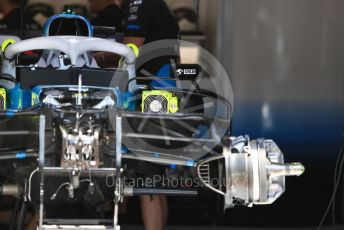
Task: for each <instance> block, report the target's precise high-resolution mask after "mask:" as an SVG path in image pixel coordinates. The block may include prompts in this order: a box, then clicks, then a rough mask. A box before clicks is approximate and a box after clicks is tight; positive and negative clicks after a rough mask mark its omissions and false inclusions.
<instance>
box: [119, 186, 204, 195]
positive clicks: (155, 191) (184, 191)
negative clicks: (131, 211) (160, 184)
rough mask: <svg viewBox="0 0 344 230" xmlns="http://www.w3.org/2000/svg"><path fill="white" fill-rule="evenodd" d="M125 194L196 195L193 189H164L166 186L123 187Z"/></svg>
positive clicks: (196, 192)
mask: <svg viewBox="0 0 344 230" xmlns="http://www.w3.org/2000/svg"><path fill="white" fill-rule="evenodd" d="M124 195H125V196H142V195H152V196H154V195H165V196H197V195H198V191H197V190H195V189H166V188H128V187H127V188H124Z"/></svg>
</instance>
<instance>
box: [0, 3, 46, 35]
mask: <svg viewBox="0 0 344 230" xmlns="http://www.w3.org/2000/svg"><path fill="white" fill-rule="evenodd" d="M21 2H22V0H0V13H1V14H2V15H3V18H2V19H1V20H0V29H6V30H16V29H21V28H22V24H21V23H22V22H23V29H25V30H40V29H41V28H40V26H39V25H38V24H37V23H36V22H35V21H34V20H33V19H32V18H31V17H30V16H28V15H27V14H25V13H24V14H22V10H21ZM22 17H23V18H22Z"/></svg>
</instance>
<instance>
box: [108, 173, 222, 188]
mask: <svg viewBox="0 0 344 230" xmlns="http://www.w3.org/2000/svg"><path fill="white" fill-rule="evenodd" d="M120 180H121V184H123V185H126V186H128V187H130V188H170V189H173V188H175V189H179V188H186V189H187V188H194V189H196V188H197V189H198V188H203V187H205V186H204V183H202V181H201V180H200V179H199V178H197V177H195V178H192V177H184V176H178V177H168V176H166V175H154V176H152V177H126V176H124V177H122V178H120ZM114 183H115V178H114V177H113V176H108V177H107V178H106V185H107V186H108V187H113V186H114V185H115V184H114ZM208 185H210V186H212V187H215V188H218V187H221V186H226V179H225V178H221V179H220V178H211V179H210V180H209V183H208Z"/></svg>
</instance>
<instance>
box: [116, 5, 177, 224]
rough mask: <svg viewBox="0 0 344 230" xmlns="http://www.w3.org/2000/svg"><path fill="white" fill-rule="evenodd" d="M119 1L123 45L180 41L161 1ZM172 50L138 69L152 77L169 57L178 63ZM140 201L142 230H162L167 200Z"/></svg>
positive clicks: (145, 167) (148, 167) (144, 166)
mask: <svg viewBox="0 0 344 230" xmlns="http://www.w3.org/2000/svg"><path fill="white" fill-rule="evenodd" d="M118 2H119V4H120V7H121V8H122V9H123V10H124V11H125V12H126V14H127V23H126V27H125V38H124V43H125V44H135V45H136V46H137V47H142V46H144V45H145V44H148V43H151V42H155V41H159V40H163V39H174V40H177V39H179V32H180V31H179V26H178V23H177V21H176V19H175V18H174V16H173V15H172V13H171V11H170V9H169V8H168V6H167V5H166V3H165V2H164V1H163V0H130V1H129V0H121V1H118ZM173 45H174V44H172V46H173ZM171 49H174V50H175V51H176V53H175V55H172V56H162V57H160V58H155V59H153V60H149V61H147V62H146V63H145V64H144V65H143V66H140V67H139V70H140V69H145V70H146V71H148V72H150V73H152V74H157V72H158V71H159V70H160V69H161V68H162V67H163V66H166V65H169V64H170V61H171V58H172V59H174V61H175V62H178V59H179V52H178V51H177V50H176V47H171ZM139 58H140V57H139ZM164 77H168V76H164ZM140 164H141V165H138V170H139V171H141V173H142V174H148V175H149V176H151V175H152V174H154V175H156V174H157V175H161V173H162V171H163V170H162V169H161V167H162V166H156V165H153V164H150V163H140ZM159 167H160V168H159ZM140 169H141V170H140ZM146 176H147V175H146ZM140 202H141V209H142V217H143V222H144V226H145V229H146V230H162V229H164V228H165V225H166V221H167V214H168V213H167V200H166V197H165V196H152V197H151V196H141V197H140Z"/></svg>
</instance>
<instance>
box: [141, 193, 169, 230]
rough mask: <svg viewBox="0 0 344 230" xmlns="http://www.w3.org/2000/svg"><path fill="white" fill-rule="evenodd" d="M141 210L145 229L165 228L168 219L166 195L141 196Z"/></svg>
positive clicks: (157, 229)
mask: <svg viewBox="0 0 344 230" xmlns="http://www.w3.org/2000/svg"><path fill="white" fill-rule="evenodd" d="M140 201H141V210H142V218H143V223H144V227H145V230H163V229H165V225H166V221H167V201H166V197H165V196H141V197H140Z"/></svg>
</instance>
